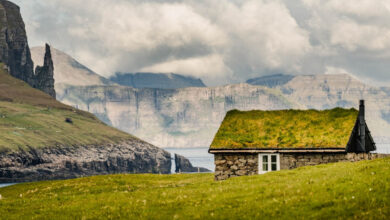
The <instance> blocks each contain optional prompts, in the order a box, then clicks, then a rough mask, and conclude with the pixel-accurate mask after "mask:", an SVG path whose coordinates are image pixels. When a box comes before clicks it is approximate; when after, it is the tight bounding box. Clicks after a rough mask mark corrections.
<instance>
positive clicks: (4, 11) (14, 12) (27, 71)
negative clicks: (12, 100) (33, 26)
mask: <svg viewBox="0 0 390 220" xmlns="http://www.w3.org/2000/svg"><path fill="white" fill-rule="evenodd" d="M49 59H51V57H47V58H45V60H47V64H48V65H50V60H49ZM0 62H2V63H5V64H6V65H7V67H8V69H9V73H10V74H11V75H12V76H13V77H15V78H18V79H21V80H23V81H25V82H27V83H28V84H29V85H30V86H32V87H33V88H37V89H40V90H42V91H44V92H46V93H48V94H49V95H51V96H52V97H54V98H55V93H53V91H54V82H53V76H52V74H53V73H52V72H53V69H50V68H49V66H48V68H41V69H39V73H38V74H35V73H34V64H33V61H32V59H31V53H30V48H29V46H28V42H27V34H26V30H25V25H24V22H23V19H22V16H21V14H20V9H19V7H18V6H17V5H15V4H13V3H11V2H9V1H6V0H0ZM44 67H45V65H44Z"/></svg>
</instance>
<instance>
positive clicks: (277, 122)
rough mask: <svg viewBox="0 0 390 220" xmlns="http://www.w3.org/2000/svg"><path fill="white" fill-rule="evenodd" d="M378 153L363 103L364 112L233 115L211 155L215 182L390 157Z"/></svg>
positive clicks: (219, 133)
mask: <svg viewBox="0 0 390 220" xmlns="http://www.w3.org/2000/svg"><path fill="white" fill-rule="evenodd" d="M375 150H376V146H375V143H374V141H373V138H372V136H371V134H370V130H369V129H368V127H367V124H366V121H365V106H364V101H363V100H362V101H360V107H359V111H357V110H356V109H342V108H335V109H331V110H323V111H317V110H280V111H246V112H244V111H238V110H232V111H229V112H228V113H227V114H226V117H225V119H224V121H223V122H222V124H221V126H220V128H219V130H218V132H217V134H216V136H215V138H214V140H213V142H212V144H211V146H210V149H209V153H211V154H214V158H215V179H216V180H224V179H227V178H230V177H235V176H243V175H254V174H263V173H266V172H270V171H277V170H281V169H294V168H297V167H301V166H308V165H317V164H324V163H333V162H340V161H359V160H365V159H374V158H378V157H384V156H386V155H380V154H373V153H370V152H371V151H375Z"/></svg>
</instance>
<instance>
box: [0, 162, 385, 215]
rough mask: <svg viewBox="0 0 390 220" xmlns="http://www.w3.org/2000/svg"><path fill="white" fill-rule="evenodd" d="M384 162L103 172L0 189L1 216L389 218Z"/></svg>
mask: <svg viewBox="0 0 390 220" xmlns="http://www.w3.org/2000/svg"><path fill="white" fill-rule="evenodd" d="M389 182H390V158H385V159H379V160H373V161H362V162H356V163H351V162H347V163H335V164H327V165H320V166H313V167H302V168H299V169H295V170H283V171H278V172H271V173H267V174H264V175H257V176H245V177H236V178H232V179H229V180H226V181H219V182H215V181H213V175H212V174H189V175H181V174H177V175H110V176H95V177H88V178H81V179H73V180H64V181H48V182H38V183H27V184H20V185H14V186H10V187H6V188H1V189H0V194H1V195H2V199H1V200H0V213H1V215H0V219H35V218H37V219H261V218H264V219H309V218H310V219H388V217H389V216H390V184H389Z"/></svg>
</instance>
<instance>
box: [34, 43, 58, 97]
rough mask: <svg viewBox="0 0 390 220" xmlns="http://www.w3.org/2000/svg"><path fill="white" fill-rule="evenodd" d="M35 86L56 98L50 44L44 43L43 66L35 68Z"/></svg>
mask: <svg viewBox="0 0 390 220" xmlns="http://www.w3.org/2000/svg"><path fill="white" fill-rule="evenodd" d="M35 78H36V87H37V88H39V89H40V90H42V91H43V92H45V93H46V94H49V95H50V96H51V97H53V98H56V91H55V90H54V64H53V60H52V57H51V51H50V46H49V45H48V44H46V52H45V58H44V61H43V66H37V67H36V68H35Z"/></svg>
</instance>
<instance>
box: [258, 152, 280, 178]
mask: <svg viewBox="0 0 390 220" xmlns="http://www.w3.org/2000/svg"><path fill="white" fill-rule="evenodd" d="M277 170H280V160H279V154H259V174H263V173H267V172H270V171H277Z"/></svg>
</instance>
